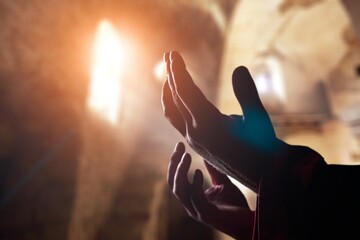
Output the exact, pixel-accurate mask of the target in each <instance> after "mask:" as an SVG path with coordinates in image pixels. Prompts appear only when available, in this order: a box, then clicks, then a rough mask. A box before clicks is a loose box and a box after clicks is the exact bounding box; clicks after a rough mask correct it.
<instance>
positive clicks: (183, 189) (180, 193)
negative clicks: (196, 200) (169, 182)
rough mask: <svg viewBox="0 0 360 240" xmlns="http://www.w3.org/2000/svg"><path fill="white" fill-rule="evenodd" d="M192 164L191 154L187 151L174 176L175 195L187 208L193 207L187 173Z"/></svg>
mask: <svg viewBox="0 0 360 240" xmlns="http://www.w3.org/2000/svg"><path fill="white" fill-rule="evenodd" d="M190 164H191V156H190V154H188V153H185V154H184V155H183V156H182V158H181V161H180V163H179V165H178V166H177V168H176V172H175V177H174V187H173V193H174V195H175V196H176V197H177V198H178V199H179V200H180V201H181V203H182V204H183V206H184V207H185V208H191V205H190V197H189V194H190V183H189V181H188V178H187V173H188V171H189V168H190Z"/></svg>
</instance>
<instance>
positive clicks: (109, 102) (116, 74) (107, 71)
mask: <svg viewBox="0 0 360 240" xmlns="http://www.w3.org/2000/svg"><path fill="white" fill-rule="evenodd" d="M93 51H94V52H93V60H92V69H91V83H90V90H89V91H90V92H89V98H88V106H89V108H90V109H91V110H93V111H94V112H96V113H98V114H99V115H100V116H102V117H103V118H105V119H106V120H108V121H109V122H110V123H112V124H115V123H116V122H117V121H118V115H119V111H120V109H119V107H120V101H121V96H120V95H121V75H122V72H123V71H124V69H123V66H124V62H125V59H124V57H125V56H124V54H125V50H124V46H123V45H122V43H121V39H120V37H119V35H118V33H117V32H116V30H115V28H114V27H113V26H112V24H111V23H110V22H109V21H106V20H103V21H101V22H100V24H99V26H98V29H97V32H96V36H95V43H94V49H93Z"/></svg>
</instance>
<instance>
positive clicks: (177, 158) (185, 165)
mask: <svg viewBox="0 0 360 240" xmlns="http://www.w3.org/2000/svg"><path fill="white" fill-rule="evenodd" d="M205 164H206V168H207V170H208V172H209V174H210V177H211V180H212V186H211V187H209V188H208V189H206V191H204V190H203V174H202V172H201V171H200V170H196V171H195V175H194V179H193V182H192V183H190V182H189V181H188V178H187V174H188V171H189V168H190V165H191V156H190V155H189V154H188V153H186V152H185V146H184V144H183V143H178V144H177V146H176V147H175V150H174V153H173V155H172V156H171V160H170V163H169V168H168V177H167V181H168V184H169V186H170V188H171V190H172V192H173V194H174V195H175V196H176V197H177V198H178V199H179V200H180V202H181V204H182V205H183V207H184V209H185V210H186V211H187V213H188V214H189V215H190V216H191V217H193V218H194V219H196V220H197V221H199V222H202V223H204V224H206V225H209V226H211V227H213V228H215V229H218V230H219V231H222V232H224V233H226V234H228V235H230V236H232V237H233V238H236V239H251V237H252V230H253V222H254V212H253V211H251V210H250V209H249V206H248V203H247V201H246V198H245V197H244V195H243V194H242V192H241V191H240V190H239V189H238V188H237V187H236V186H235V185H234V184H233V183H232V182H231V181H230V180H229V178H228V177H227V176H226V175H224V174H222V173H220V172H219V171H218V170H216V169H215V168H214V167H213V166H211V165H210V164H208V163H206V162H205Z"/></svg>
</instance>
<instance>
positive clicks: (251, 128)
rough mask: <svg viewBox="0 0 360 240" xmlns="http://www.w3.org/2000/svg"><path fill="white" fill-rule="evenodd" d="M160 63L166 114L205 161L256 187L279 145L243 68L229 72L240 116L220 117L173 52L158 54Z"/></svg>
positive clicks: (219, 113) (252, 82) (251, 187)
mask: <svg viewBox="0 0 360 240" xmlns="http://www.w3.org/2000/svg"><path fill="white" fill-rule="evenodd" d="M164 61H165V62H166V66H167V73H168V74H167V80H166V82H165V84H164V87H163V93H162V105H163V110H164V114H165V116H166V118H167V119H168V120H169V121H170V123H171V124H172V125H173V126H174V127H175V128H176V129H177V130H178V131H179V132H180V133H181V134H182V135H183V136H184V137H185V139H186V141H187V142H188V144H189V145H190V146H191V147H192V148H193V149H194V150H195V151H196V152H197V153H198V154H200V155H201V156H202V157H203V158H204V159H206V161H208V162H209V163H210V164H211V165H213V166H216V167H217V169H219V170H220V171H221V172H222V173H225V174H227V175H230V176H232V177H234V178H235V179H237V180H238V181H240V182H242V183H243V184H244V185H246V186H247V187H249V188H250V189H252V190H254V191H257V190H258V187H259V182H260V179H261V177H262V176H263V174H264V171H266V169H267V167H268V166H269V164H271V162H272V159H273V158H274V156H275V155H276V154H277V152H278V149H279V148H280V146H281V147H283V146H284V145H285V144H284V143H283V142H281V141H279V140H278V139H277V138H276V135H275V132H274V128H273V126H272V123H271V121H270V118H269V116H268V114H267V112H266V110H265V108H264V107H263V105H262V103H261V101H260V98H259V95H258V93H257V90H256V87H255V84H254V81H253V79H252V77H251V75H250V73H249V72H248V70H247V69H246V68H245V67H238V68H236V69H235V70H234V73H233V76H232V83H233V89H234V93H235V96H236V98H237V100H238V101H239V103H240V104H241V108H242V110H243V115H224V114H222V113H221V112H220V111H219V110H218V109H217V108H216V107H215V106H214V105H213V104H212V103H211V102H209V101H208V100H207V99H206V97H205V96H204V94H203V93H202V92H201V90H200V89H199V88H198V87H197V86H196V84H195V83H194V81H193V79H192V78H191V76H190V74H189V72H188V71H187V70H186V66H185V62H184V60H183V59H182V57H181V56H180V54H179V53H177V52H171V53H166V54H164Z"/></svg>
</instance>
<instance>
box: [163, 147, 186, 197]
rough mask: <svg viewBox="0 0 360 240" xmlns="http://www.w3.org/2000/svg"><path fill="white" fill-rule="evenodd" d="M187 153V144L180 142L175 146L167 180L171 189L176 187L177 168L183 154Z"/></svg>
mask: <svg viewBox="0 0 360 240" xmlns="http://www.w3.org/2000/svg"><path fill="white" fill-rule="evenodd" d="M184 153H185V145H184V144H183V143H182V142H178V143H177V144H176V146H175V149H174V152H173V154H172V155H171V158H170V162H169V166H168V172H167V182H168V184H169V187H170V189H171V190H172V191H173V188H174V177H175V172H176V169H177V167H178V165H179V163H180V161H181V157H182V155H184Z"/></svg>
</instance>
